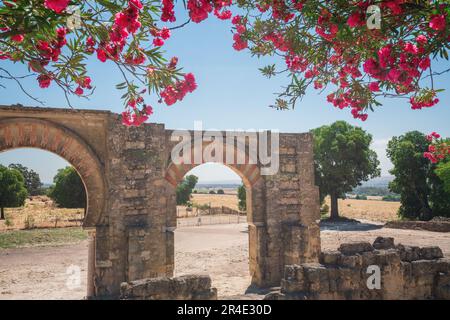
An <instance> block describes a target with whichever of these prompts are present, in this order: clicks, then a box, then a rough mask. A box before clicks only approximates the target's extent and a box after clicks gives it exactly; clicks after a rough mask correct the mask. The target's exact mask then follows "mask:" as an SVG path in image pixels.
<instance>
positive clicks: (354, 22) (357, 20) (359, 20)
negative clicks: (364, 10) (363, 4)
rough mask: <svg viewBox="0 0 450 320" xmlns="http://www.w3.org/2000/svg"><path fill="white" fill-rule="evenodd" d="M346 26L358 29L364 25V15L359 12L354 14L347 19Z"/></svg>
mask: <svg viewBox="0 0 450 320" xmlns="http://www.w3.org/2000/svg"><path fill="white" fill-rule="evenodd" d="M347 24H348V25H349V26H350V27H352V28H355V27H359V26H363V25H365V24H366V21H365V19H364V15H362V14H361V13H360V12H354V13H352V14H351V15H350V17H348V20H347Z"/></svg>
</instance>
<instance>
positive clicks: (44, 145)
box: [0, 106, 450, 299]
mask: <svg viewBox="0 0 450 320" xmlns="http://www.w3.org/2000/svg"><path fill="white" fill-rule="evenodd" d="M172 133H173V130H168V129H166V128H165V127H164V125H162V124H144V125H142V126H141V127H125V126H123V125H122V124H121V120H120V116H119V115H117V114H114V113H111V112H109V111H99V110H70V109H55V108H30V107H23V106H0V152H2V151H7V150H11V149H15V148H23V147H31V148H39V149H43V150H47V151H50V152H53V153H55V154H57V155H59V156H61V157H62V158H64V159H65V160H67V161H68V162H69V163H71V164H72V165H73V166H74V168H75V169H76V170H77V172H78V173H79V175H80V177H81V179H82V180H83V183H84V185H85V188H86V193H87V209H86V216H85V218H84V222H83V228H84V229H85V230H88V231H89V249H88V268H87V269H88V272H87V283H88V286H87V298H90V299H105V298H109V299H115V298H119V297H120V296H122V298H124V299H178V298H186V299H196V298H215V297H216V293H215V291H214V289H212V288H211V282H210V280H208V279H206V278H202V277H200V278H198V277H184V278H183V277H182V278H171V277H172V276H173V270H174V231H175V229H176V226H177V224H176V197H175V188H176V186H177V184H178V183H179V182H180V181H181V180H182V179H183V177H184V175H185V174H186V173H187V172H188V171H189V170H191V169H192V168H194V167H195V166H197V165H200V164H201V163H203V159H200V161H199V162H194V164H176V163H174V162H173V161H172V159H171V151H172V149H173V148H174V146H175V145H176V142H174V141H173V140H172V139H171V136H172ZM221 134H222V136H223V138H224V139H223V141H225V137H227V135H230V134H231V135H232V134H233V132H227V131H222V132H221ZM196 135H201V136H202V135H203V132H202V131H192V132H190V133H189V137H192V141H194V137H195V136H196ZM260 142H261V141H259V137H258V146H259V145H260ZM250 143H251V141H250V139H247V140H245V142H244V143H243V145H244V146H243V147H244V149H245V150H247V149H249V148H250V147H249V145H250ZM262 143H264V141H263V142H262ZM193 144H194V146H195V143H193ZM202 146H203V145H202ZM205 146H206V147H207V146H208V143H207V142H206V144H205ZM228 146H229V145H225V143H224V146H223V147H224V149H227V150H228ZM233 148H238V147H237V145H236V147H235V146H234V143H233V146H232V147H231V149H232V150H234V149H233ZM241 148H242V146H241ZM194 152H195V150H194ZM245 158H246V159H249V158H250V156H249V155H246V156H245ZM222 160H223V159H222ZM217 162H220V163H224V161H221V160H220V159H219V161H217ZM227 166H229V167H230V168H231V169H232V170H234V171H235V172H236V173H237V174H239V175H240V177H241V178H242V180H243V182H244V184H245V186H246V191H247V222H248V224H249V268H250V274H251V276H252V285H254V286H257V287H271V286H272V287H273V286H279V285H280V283H281V290H279V292H275V293H271V294H269V296H268V297H267V298H271V299H431V298H435V299H449V298H450V294H449V286H450V276H449V273H450V269H449V265H450V264H449V260H448V259H443V258H442V252H441V250H440V249H439V248H436V247H432V248H417V247H408V246H401V245H397V246H394V244H393V243H392V241H390V240H389V239H387V240H386V239H384V240H380V239H379V241H377V242H376V243H375V244H374V245H370V244H368V243H363V244H350V245H342V246H341V247H340V249H339V251H336V252H323V253H321V252H320V248H321V246H320V229H319V225H318V222H319V219H320V211H319V192H318V188H317V187H316V186H315V185H314V164H313V148H312V136H311V135H310V134H308V133H280V134H279V170H278V171H277V172H276V174H274V175H262V174H261V172H262V170H263V167H264V165H263V164H262V163H260V162H259V161H258V162H256V163H250V162H249V163H243V164H227ZM369 265H379V266H380V268H381V276H382V286H381V289H379V290H369V289H368V288H367V286H366V280H367V276H368V275H367V267H368V266H369Z"/></svg>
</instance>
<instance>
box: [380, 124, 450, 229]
mask: <svg viewBox="0 0 450 320" xmlns="http://www.w3.org/2000/svg"><path fill="white" fill-rule="evenodd" d="M428 144H429V140H428V139H427V136H426V135H425V134H423V133H421V132H419V131H411V132H407V133H406V134H404V135H401V136H399V137H393V138H392V139H391V140H390V141H389V143H388V147H387V155H388V157H389V159H390V160H391V162H392V164H393V165H394V168H393V169H392V170H391V171H390V173H391V174H392V175H394V177H395V179H394V180H393V181H392V182H391V183H390V185H389V188H390V189H391V190H392V191H393V192H395V193H398V194H400V198H401V206H400V209H399V215H400V216H401V217H404V218H408V219H420V220H429V219H431V218H432V217H433V216H441V215H442V216H448V215H450V194H449V193H447V192H446V191H445V187H444V183H443V181H442V180H441V179H440V178H439V177H438V176H437V175H436V172H435V170H436V167H437V165H436V164H434V163H432V162H430V161H428V159H426V158H425V157H424V156H423V154H424V152H427V150H428Z"/></svg>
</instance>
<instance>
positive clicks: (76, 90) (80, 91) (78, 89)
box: [75, 86, 83, 96]
mask: <svg viewBox="0 0 450 320" xmlns="http://www.w3.org/2000/svg"><path fill="white" fill-rule="evenodd" d="M75 94H76V95H78V96H81V95H82V94H83V89H81V87H80V86H78V87H77V88H76V89H75Z"/></svg>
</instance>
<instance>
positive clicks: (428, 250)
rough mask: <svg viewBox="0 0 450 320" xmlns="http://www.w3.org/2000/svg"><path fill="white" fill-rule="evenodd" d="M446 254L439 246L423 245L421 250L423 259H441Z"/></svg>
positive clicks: (420, 254)
mask: <svg viewBox="0 0 450 320" xmlns="http://www.w3.org/2000/svg"><path fill="white" fill-rule="evenodd" d="M443 256H444V254H443V253H442V250H441V248H439V247H423V248H420V250H419V257H420V259H423V260H433V259H440V258H442V257H443Z"/></svg>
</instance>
